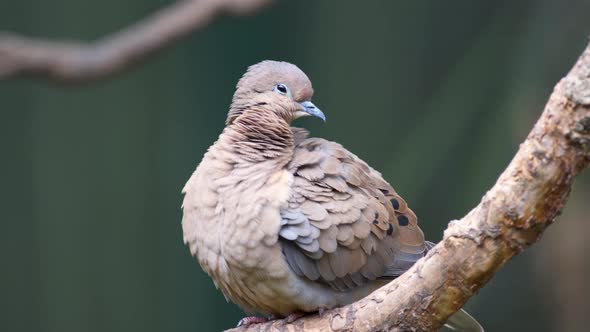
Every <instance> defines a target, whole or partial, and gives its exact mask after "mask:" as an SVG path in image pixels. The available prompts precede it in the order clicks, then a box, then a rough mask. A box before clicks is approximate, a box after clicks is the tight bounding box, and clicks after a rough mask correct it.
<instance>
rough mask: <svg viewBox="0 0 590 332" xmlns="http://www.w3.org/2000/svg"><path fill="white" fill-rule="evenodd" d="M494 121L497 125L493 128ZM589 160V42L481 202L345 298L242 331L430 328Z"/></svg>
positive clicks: (513, 250)
mask: <svg viewBox="0 0 590 332" xmlns="http://www.w3.org/2000/svg"><path fill="white" fill-rule="evenodd" d="M500 132H501V128H498V133H499V134H500ZM589 163H590V45H588V46H587V48H586V50H585V51H584V53H583V54H582V56H581V57H580V59H579V60H578V62H577V63H576V65H575V66H574V68H573V69H572V70H571V71H570V73H569V74H568V75H567V76H566V77H565V78H563V79H562V80H561V81H560V82H559V83H558V84H557V86H556V87H555V89H554V91H553V94H552V95H551V97H550V99H549V101H548V103H547V105H546V107H545V110H544V112H543V114H542V115H541V118H540V119H539V120H538V122H537V124H536V125H535V127H534V128H533V130H532V131H531V133H530V134H529V136H528V137H527V139H526V140H525V142H524V143H522V144H521V146H520V149H519V151H518V153H517V154H516V155H515V156H514V159H513V160H512V162H511V163H510V165H509V166H508V168H507V169H506V170H505V171H504V173H502V175H501V176H500V178H499V179H498V181H497V182H496V184H495V185H494V187H493V188H492V189H491V190H490V191H488V192H487V193H486V195H485V196H484V197H483V199H482V201H481V203H480V204H479V205H478V206H476V207H475V208H474V209H473V210H472V211H471V212H469V214H467V215H466V216H465V217H463V219H461V220H455V221H452V222H451V223H450V224H449V227H448V228H447V230H446V231H445V235H444V239H443V240H442V241H441V242H440V243H439V244H438V245H436V246H435V247H434V248H433V249H432V250H431V251H430V252H429V253H428V255H427V256H426V257H425V258H423V259H421V260H420V261H418V262H417V263H416V264H415V265H414V266H413V267H412V268H411V269H410V270H409V271H407V272H406V273H404V274H403V275H402V276H401V277H399V278H397V279H396V280H394V281H392V282H391V283H389V284H388V285H386V286H384V287H382V288H381V289H379V290H377V291H375V292H374V293H372V294H370V295H369V296H367V297H366V298H364V299H362V300H360V301H358V302H356V303H352V304H350V305H347V306H344V307H341V308H336V309H333V310H330V311H327V312H325V313H324V314H322V315H321V316H318V315H313V316H308V317H304V318H301V319H299V320H296V321H295V322H294V323H292V324H286V323H285V322H284V321H282V320H277V321H271V322H268V323H264V324H256V325H252V326H250V327H242V328H236V329H232V330H231V331H233V332H245V331H287V330H288V331H303V330H306V331H365V332H369V331H435V330H437V329H439V328H440V327H441V326H442V324H443V323H444V322H445V321H446V320H447V319H448V317H449V316H450V315H451V314H453V313H454V312H456V311H457V310H458V309H459V308H461V307H462V306H463V305H464V304H465V302H467V300H468V299H469V298H470V297H471V296H473V295H474V294H475V293H476V292H477V291H478V290H479V289H480V288H481V287H482V286H483V285H485V284H486V283H487V282H488V281H489V280H490V278H492V276H493V275H494V274H495V273H496V271H498V270H499V269H500V268H501V267H502V266H503V265H504V263H506V262H507V261H508V260H509V259H510V258H512V257H513V256H514V255H516V254H518V253H519V252H521V251H522V250H524V249H525V248H526V247H528V246H529V245H531V244H532V243H534V242H535V241H537V240H538V239H539V237H540V235H541V233H542V232H543V231H544V230H545V228H546V227H547V226H549V224H551V223H552V222H553V220H554V218H555V217H556V216H557V215H558V214H559V212H560V211H561V209H562V208H563V206H564V204H565V202H566V200H567V197H568V194H569V192H570V189H571V186H572V183H573V180H574V177H575V176H576V175H577V174H578V173H579V172H580V171H582V170H583V169H584V168H586V167H588V165H589Z"/></svg>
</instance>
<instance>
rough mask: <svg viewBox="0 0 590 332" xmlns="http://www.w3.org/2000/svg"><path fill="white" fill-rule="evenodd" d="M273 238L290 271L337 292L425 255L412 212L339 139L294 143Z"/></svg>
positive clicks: (385, 274) (393, 274) (405, 266)
mask: <svg viewBox="0 0 590 332" xmlns="http://www.w3.org/2000/svg"><path fill="white" fill-rule="evenodd" d="M289 170H290V171H291V172H292V173H293V176H294V180H293V184H292V188H291V189H292V190H291V196H290V199H289V203H288V207H286V208H284V209H283V210H282V211H281V218H282V220H281V229H280V239H281V245H282V246H283V252H284V254H285V257H286V260H287V262H288V264H289V266H290V267H291V268H292V269H293V271H294V272H295V273H296V274H298V275H299V276H301V277H305V278H307V279H309V280H313V281H318V282H324V283H327V284H329V285H330V286H331V287H333V288H335V289H337V290H343V291H344V290H347V289H353V288H356V287H358V286H361V285H363V284H365V283H367V282H368V281H370V280H375V279H378V278H387V277H389V278H393V277H396V276H399V275H400V274H402V273H403V272H404V271H406V270H407V269H408V268H409V267H410V266H411V265H412V264H413V263H414V262H415V261H417V260H418V259H419V258H421V257H422V256H424V253H425V252H426V250H427V249H426V244H425V242H424V234H423V233H422V230H420V228H419V227H418V225H417V220H416V215H415V214H414V212H412V210H410V209H409V208H408V206H407V204H406V202H405V201H404V200H403V199H402V198H401V197H400V196H399V195H398V194H397V193H396V192H395V190H394V189H393V188H392V187H391V186H390V185H389V184H388V183H387V182H385V181H384V180H383V178H382V177H381V174H379V173H378V172H377V171H375V170H373V169H372V168H371V167H369V166H368V165H367V164H366V163H365V162H363V161H362V160H360V159H359V158H358V157H356V156H355V155H354V154H352V153H351V152H349V151H348V150H346V149H344V148H343V147H342V146H341V145H340V144H337V143H334V142H330V141H326V140H323V139H319V138H309V139H304V140H302V141H300V142H299V144H297V145H296V148H295V151H294V155H293V159H292V160H291V162H290V164H289Z"/></svg>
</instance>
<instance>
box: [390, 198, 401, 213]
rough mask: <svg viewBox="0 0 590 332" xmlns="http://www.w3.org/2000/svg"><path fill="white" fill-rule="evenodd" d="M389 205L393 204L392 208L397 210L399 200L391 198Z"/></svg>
mask: <svg viewBox="0 0 590 332" xmlns="http://www.w3.org/2000/svg"><path fill="white" fill-rule="evenodd" d="M391 205H393V208H394V209H395V210H399V202H398V201H397V199H395V198H392V199H391Z"/></svg>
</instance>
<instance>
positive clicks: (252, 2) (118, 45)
mask: <svg viewBox="0 0 590 332" xmlns="http://www.w3.org/2000/svg"><path fill="white" fill-rule="evenodd" d="M270 3H271V0H184V1H178V2H176V3H174V4H172V5H170V6H169V7H167V8H164V9H162V10H160V11H158V12H156V13H155V14H153V15H152V16H150V17H148V18H146V19H144V20H142V21H139V22H137V23H136V24H134V25H131V26H130V27H128V28H126V29H124V30H122V31H119V32H117V33H115V34H113V35H111V36H107V37H105V38H103V39H100V40H98V41H96V42H94V43H90V44H83V43H81V42H75V41H45V40H38V39H32V38H25V37H21V36H17V35H14V34H9V33H2V32H0V79H1V78H9V77H15V76H18V75H36V76H45V77H46V78H49V79H52V80H58V81H66V82H70V81H90V80H96V79H100V78H106V77H109V76H112V75H114V74H117V73H119V72H122V71H124V70H126V69H128V68H130V67H131V66H132V65H134V64H137V63H138V62H140V61H141V60H143V59H145V58H147V57H148V56H150V55H152V54H154V53H155V52H156V51H158V50H160V49H162V48H164V47H166V46H168V45H170V44H172V43H173V42H175V41H176V40H178V39H179V38H182V37H184V36H186V35H188V34H189V33H191V32H195V31H198V30H200V29H202V28H204V27H206V26H207V25H209V24H210V23H211V22H212V21H213V19H215V18H216V17H218V16H220V15H221V14H224V13H228V14H231V15H246V14H251V13H254V12H256V11H258V10H259V9H261V8H263V7H264V6H265V5H268V4H270Z"/></svg>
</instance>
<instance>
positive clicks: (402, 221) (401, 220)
mask: <svg viewBox="0 0 590 332" xmlns="http://www.w3.org/2000/svg"><path fill="white" fill-rule="evenodd" d="M397 222H398V223H399V225H400V226H408V225H409V224H410V220H409V219H408V217H406V216H404V215H403V214H402V215H399V216H397Z"/></svg>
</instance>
